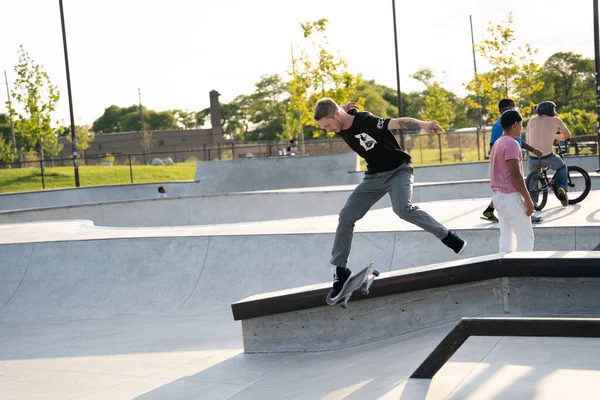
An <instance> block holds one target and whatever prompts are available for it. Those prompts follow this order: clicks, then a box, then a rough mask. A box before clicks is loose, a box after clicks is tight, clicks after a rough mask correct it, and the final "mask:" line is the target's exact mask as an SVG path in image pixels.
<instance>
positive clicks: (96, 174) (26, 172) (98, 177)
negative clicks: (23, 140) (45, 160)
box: [0, 163, 196, 193]
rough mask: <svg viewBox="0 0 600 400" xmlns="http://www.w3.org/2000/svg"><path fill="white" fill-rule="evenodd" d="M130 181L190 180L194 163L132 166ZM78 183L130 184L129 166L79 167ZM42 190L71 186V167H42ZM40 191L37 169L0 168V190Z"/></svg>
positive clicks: (101, 184) (73, 184) (73, 177)
mask: <svg viewBox="0 0 600 400" xmlns="http://www.w3.org/2000/svg"><path fill="white" fill-rule="evenodd" d="M132 171H133V183H147V182H171V181H185V180H194V174H195V172H196V163H185V164H177V165H172V166H156V167H154V166H150V165H134V166H133V168H132ZM79 181H80V186H82V187H84V186H107V185H124V184H129V183H131V179H130V174H129V166H118V165H117V166H110V167H103V166H80V167H79ZM44 182H45V186H46V189H63V188H70V187H75V175H74V172H73V167H55V168H46V169H45V174H44ZM34 190H42V176H41V173H40V169H39V168H22V169H21V168H14V169H2V170H0V193H9V192H27V191H34Z"/></svg>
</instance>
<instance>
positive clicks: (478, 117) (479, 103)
mask: <svg viewBox="0 0 600 400" xmlns="http://www.w3.org/2000/svg"><path fill="white" fill-rule="evenodd" d="M469 23H470V24H471V49H472V50H473V70H474V71H475V80H477V83H478V86H479V76H477V60H476V59H475V38H474V37H473V18H471V16H470V15H469ZM477 104H478V105H479V109H478V112H477V160H479V161H481V154H480V146H479V132H480V131H481V125H482V122H483V121H482V118H481V97H479V91H478V92H477ZM459 137H460V136H459ZM483 152H484V153H485V146H484V149H483Z"/></svg>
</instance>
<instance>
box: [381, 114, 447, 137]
mask: <svg viewBox="0 0 600 400" xmlns="http://www.w3.org/2000/svg"><path fill="white" fill-rule="evenodd" d="M388 129H424V130H425V131H427V132H428V133H436V132H442V128H441V127H440V124H438V123H437V122H436V121H429V122H426V121H421V120H419V119H415V118H410V117H402V118H392V119H391V120H390V123H389V124H388Z"/></svg>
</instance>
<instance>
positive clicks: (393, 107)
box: [350, 80, 406, 118]
mask: <svg viewBox="0 0 600 400" xmlns="http://www.w3.org/2000/svg"><path fill="white" fill-rule="evenodd" d="M404 96H406V95H404ZM396 99H397V96H396V90H395V89H393V88H390V87H387V86H384V85H379V84H377V83H375V81H374V80H365V81H362V82H361V83H360V84H359V85H358V86H357V87H356V92H355V93H354V95H353V96H352V97H351V98H350V100H352V101H356V102H358V103H359V104H362V106H363V107H364V109H365V110H367V111H369V112H372V113H373V114H375V115H377V116H379V117H383V118H395V117H397V116H398V107H397V100H396Z"/></svg>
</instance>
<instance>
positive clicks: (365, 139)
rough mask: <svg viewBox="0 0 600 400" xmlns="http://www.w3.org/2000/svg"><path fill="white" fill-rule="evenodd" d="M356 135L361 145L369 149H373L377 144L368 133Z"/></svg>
mask: <svg viewBox="0 0 600 400" xmlns="http://www.w3.org/2000/svg"><path fill="white" fill-rule="evenodd" d="M354 137H355V138H357V139H358V141H359V142H360V145H361V146H362V147H364V148H365V150H367V151H368V150H371V149H372V148H373V147H375V145H376V144H377V141H376V140H375V139H373V138H372V137H371V136H369V135H367V134H366V133H360V134H358V135H354Z"/></svg>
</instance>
